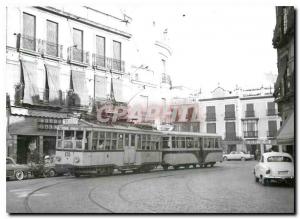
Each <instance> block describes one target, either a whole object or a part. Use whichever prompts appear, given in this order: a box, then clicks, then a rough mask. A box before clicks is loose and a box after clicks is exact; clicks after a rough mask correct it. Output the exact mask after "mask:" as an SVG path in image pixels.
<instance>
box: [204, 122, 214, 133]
mask: <svg viewBox="0 0 300 219" xmlns="http://www.w3.org/2000/svg"><path fill="white" fill-rule="evenodd" d="M206 131H207V133H216V123H207V124H206Z"/></svg>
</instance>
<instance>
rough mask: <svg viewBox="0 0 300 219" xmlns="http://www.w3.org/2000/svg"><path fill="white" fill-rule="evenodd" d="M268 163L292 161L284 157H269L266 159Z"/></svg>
mask: <svg viewBox="0 0 300 219" xmlns="http://www.w3.org/2000/svg"><path fill="white" fill-rule="evenodd" d="M267 161H268V162H292V159H291V158H289V157H285V156H271V157H268V159H267Z"/></svg>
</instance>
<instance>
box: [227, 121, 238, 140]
mask: <svg viewBox="0 0 300 219" xmlns="http://www.w3.org/2000/svg"><path fill="white" fill-rule="evenodd" d="M225 137H226V139H228V140H235V138H236V133H235V122H226V124H225Z"/></svg>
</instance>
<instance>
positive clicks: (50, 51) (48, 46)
mask: <svg viewBox="0 0 300 219" xmlns="http://www.w3.org/2000/svg"><path fill="white" fill-rule="evenodd" d="M41 46H42V55H43V56H45V57H56V58H59V59H62V58H63V46H62V45H59V44H56V43H52V42H49V41H46V40H42V43H41Z"/></svg>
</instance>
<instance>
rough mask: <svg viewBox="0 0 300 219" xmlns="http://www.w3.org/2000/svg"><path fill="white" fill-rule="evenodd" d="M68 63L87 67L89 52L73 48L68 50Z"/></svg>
mask: <svg viewBox="0 0 300 219" xmlns="http://www.w3.org/2000/svg"><path fill="white" fill-rule="evenodd" d="M68 61H69V63H71V64H74V65H79V66H83V67H87V66H88V65H89V52H86V51H84V50H81V49H77V48H76V47H74V46H72V47H69V48H68Z"/></svg>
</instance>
